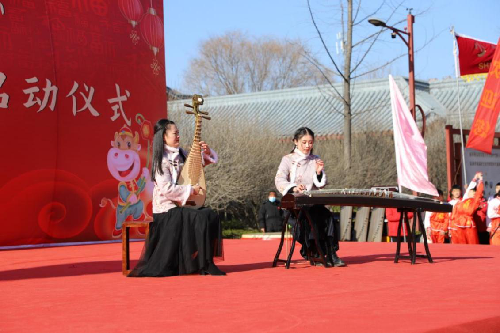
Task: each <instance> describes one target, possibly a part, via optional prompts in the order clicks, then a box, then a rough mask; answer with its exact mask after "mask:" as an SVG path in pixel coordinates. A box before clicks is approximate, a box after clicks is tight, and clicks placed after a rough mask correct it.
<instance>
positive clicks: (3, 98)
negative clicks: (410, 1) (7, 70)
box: [0, 72, 9, 109]
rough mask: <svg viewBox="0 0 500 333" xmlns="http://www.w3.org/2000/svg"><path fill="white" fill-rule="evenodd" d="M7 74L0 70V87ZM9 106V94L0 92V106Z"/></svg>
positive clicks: (5, 107)
mask: <svg viewBox="0 0 500 333" xmlns="http://www.w3.org/2000/svg"><path fill="white" fill-rule="evenodd" d="M5 80H7V76H6V75H5V74H4V73H2V72H0V88H2V86H3V84H4V82H5ZM8 107H9V95H7V94H6V93H2V94H0V108H3V109H7V108H8Z"/></svg>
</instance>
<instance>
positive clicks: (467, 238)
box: [450, 180, 484, 244]
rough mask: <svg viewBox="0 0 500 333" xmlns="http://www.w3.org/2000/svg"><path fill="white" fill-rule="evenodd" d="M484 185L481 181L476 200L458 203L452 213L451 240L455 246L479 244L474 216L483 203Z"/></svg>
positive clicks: (478, 185)
mask: <svg viewBox="0 0 500 333" xmlns="http://www.w3.org/2000/svg"><path fill="white" fill-rule="evenodd" d="M483 189H484V184H483V182H482V181H481V180H480V181H479V183H478V184H477V190H476V193H475V194H474V198H467V199H464V200H462V201H460V202H458V203H457V204H456V205H455V206H454V207H453V212H452V213H451V223H450V225H451V235H452V236H451V239H452V242H453V244H479V239H478V237H477V230H476V229H477V228H476V223H475V222H474V219H473V217H472V216H473V215H474V213H475V212H476V210H477V209H478V207H479V204H480V203H481V197H482V194H483Z"/></svg>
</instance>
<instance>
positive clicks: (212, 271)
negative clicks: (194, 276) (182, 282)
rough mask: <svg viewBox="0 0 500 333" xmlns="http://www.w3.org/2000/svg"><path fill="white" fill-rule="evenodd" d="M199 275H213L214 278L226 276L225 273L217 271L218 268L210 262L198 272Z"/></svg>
mask: <svg viewBox="0 0 500 333" xmlns="http://www.w3.org/2000/svg"><path fill="white" fill-rule="evenodd" d="M200 274H201V275H207V274H208V275H214V276H216V275H217V276H222V275H226V273H224V272H223V271H221V270H220V269H219V267H217V266H216V265H215V264H214V263H213V262H210V263H208V267H207V268H206V269H205V268H203V269H202V270H201V271H200Z"/></svg>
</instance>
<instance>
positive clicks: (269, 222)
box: [259, 191, 283, 232]
mask: <svg viewBox="0 0 500 333" xmlns="http://www.w3.org/2000/svg"><path fill="white" fill-rule="evenodd" d="M279 205H280V202H279V200H277V199H276V192H275V191H271V192H269V197H268V200H266V201H264V202H263V203H262V206H260V209H259V228H260V231H262V232H275V231H281V229H282V221H283V212H282V210H281V209H280V208H279Z"/></svg>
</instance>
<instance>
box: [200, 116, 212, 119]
mask: <svg viewBox="0 0 500 333" xmlns="http://www.w3.org/2000/svg"><path fill="white" fill-rule="evenodd" d="M202 117H203V119H206V120H210V119H212V118H210V117H208V116H202Z"/></svg>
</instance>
